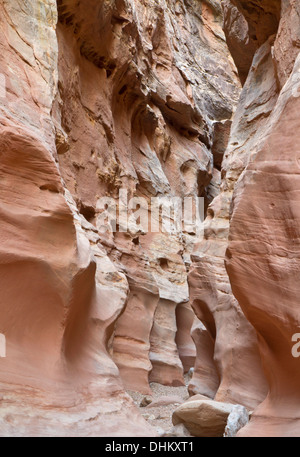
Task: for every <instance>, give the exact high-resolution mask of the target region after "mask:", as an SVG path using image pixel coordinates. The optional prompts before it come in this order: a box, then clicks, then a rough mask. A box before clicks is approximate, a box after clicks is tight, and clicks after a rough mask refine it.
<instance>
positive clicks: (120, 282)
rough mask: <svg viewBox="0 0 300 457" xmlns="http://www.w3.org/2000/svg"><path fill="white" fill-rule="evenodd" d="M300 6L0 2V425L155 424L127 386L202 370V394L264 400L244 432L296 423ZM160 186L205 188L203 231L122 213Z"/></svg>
mask: <svg viewBox="0 0 300 457" xmlns="http://www.w3.org/2000/svg"><path fill="white" fill-rule="evenodd" d="M299 17H300V10H299V6H298V4H297V2H296V1H294V0H286V1H284V0H282V2H280V1H279V0H262V1H258V0H255V1H254V0H253V1H251V2H249V1H242V0H232V1H229V0H222V2H221V3H220V2H218V1H216V0H185V1H177V0H158V1H157V0H156V1H154V0H147V1H144V0H143V1H136V0H86V1H78V0H76V1H75V0H57V2H56V1H54V0H45V1H41V0H32V1H31V2H25V3H24V2H21V1H19V0H0V23H1V24H0V25H1V27H0V35H1V40H0V43H1V45H0V46H1V51H2V52H1V54H0V73H1V81H2V82H3V81H4V82H5V94H0V95H1V98H0V129H1V132H0V142H1V149H0V154H1V163H0V195H1V199H0V211H1V219H0V236H1V241H2V243H1V247H0V269H1V275H0V283H1V295H0V333H1V334H3V335H5V338H6V343H7V347H6V357H3V358H0V386H1V398H0V435H3V436H11V435H19V436H20V435H21V436H29V435H33V436H40V435H42V436H45V435H63V436H65V435H68V436H72V435H77V436H78V435H83V436H121V435H123V436H145V435H147V436H153V435H155V434H156V431H155V430H154V428H152V427H151V426H150V425H149V423H147V422H146V421H145V420H144V419H143V417H142V416H141V415H140V414H139V412H138V410H137V409H136V407H135V405H134V403H133V401H132V399H131V397H130V396H129V395H128V394H127V393H126V390H129V391H138V392H140V393H143V394H150V393H151V383H153V382H155V383H160V384H163V385H169V386H174V387H176V386H184V385H185V379H184V374H185V373H187V372H188V370H189V369H190V368H192V367H193V368H194V372H193V377H192V379H191V381H190V383H189V386H188V388H189V392H190V394H191V395H193V394H202V395H205V396H207V397H209V398H210V399H215V400H216V401H222V402H226V403H239V404H241V405H244V406H246V407H247V408H248V409H249V410H252V409H254V408H257V407H258V408H257V409H255V411H254V414H253V416H252V419H251V421H250V423H249V425H247V426H246V427H245V428H243V429H242V430H241V431H240V432H239V434H240V435H241V436H256V435H262V436H265V435H266V436H269V435H272V436H273V435H274V436H282V435H286V436H288V435H294V436H299V435H300V425H299V421H300V420H299V413H298V412H297V409H298V406H299V402H300V399H299V389H297V381H298V375H299V370H300V368H299V367H300V365H299V362H298V361H297V360H298V359H296V358H293V357H292V354H291V346H292V342H291V338H292V335H293V334H294V333H296V332H297V327H298V317H297V316H298V315H297V294H298V289H297V285H298V282H297V266H298V255H297V247H298V238H299V236H298V235H299V234H298V231H299V230H298V225H299V224H298V212H297V199H298V187H297V185H298V183H297V180H298V173H297V169H298V168H297V167H298V162H299V161H298V156H297V154H298V152H297V122H298V121H297V110H298V109H299V107H298V104H299V103H300V102H299V93H298V86H299V80H300V78H299V77H298V76H299V69H300V67H299V66H300V61H299V59H297V56H298V53H299V46H300V38H299V34H300V19H299ZM223 28H224V30H223ZM2 95H3V96H2ZM124 191H125V192H124ZM104 197H105V198H107V202H109V204H110V205H111V206H112V207H113V208H114V209H115V210H116V213H117V214H118V215H119V218H118V221H117V225H116V230H115V231H111V232H103V230H102V224H103V217H102V216H103V209H104V208H103V198H104ZM154 197H156V198H157V197H160V198H163V197H164V198H167V199H169V200H170V199H171V198H175V197H177V198H181V199H183V198H184V197H193V198H195V197H202V198H203V200H204V212H205V216H206V218H205V221H204V224H203V227H204V236H203V239H202V238H201V237H200V238H199V236H198V234H197V232H196V230H195V228H194V227H193V226H192V225H190V226H185V225H183V226H180V230H175V229H174V227H175V225H174V226H172V227H173V230H172V233H171V234H170V233H167V232H166V231H165V230H164V225H163V224H164V223H166V221H165V220H164V217H163V216H162V217H160V214H159V212H158V214H157V215H156V222H159V221H161V222H162V224H161V225H160V226H159V229H158V230H157V231H155V232H153V231H152V232H151V231H149V230H147V227H148V225H147V227H145V226H142V224H139V223H137V221H136V219H134V218H131V219H129V221H128V220H127V215H126V211H125V209H126V208H125V207H126V204H127V202H128V200H129V199H135V200H132V201H133V202H134V205H135V206H134V207H132V208H129V212H130V211H131V214H133V210H136V209H138V215H139V218H140V219H143V220H146V219H147V217H148V219H150V217H151V214H150V212H149V207H150V205H151V202H152V199H153V198H154ZM173 217H174V219H175V215H173ZM161 219H162V220H161ZM173 223H174V224H175V220H173ZM225 259H226V268H225V262H224V261H225ZM258 405H259V406H258Z"/></svg>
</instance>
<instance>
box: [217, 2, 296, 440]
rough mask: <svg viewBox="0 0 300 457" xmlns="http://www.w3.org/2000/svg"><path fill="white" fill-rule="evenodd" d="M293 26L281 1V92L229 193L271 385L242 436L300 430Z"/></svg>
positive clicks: (244, 284)
mask: <svg viewBox="0 0 300 457" xmlns="http://www.w3.org/2000/svg"><path fill="white" fill-rule="evenodd" d="M298 25H299V6H298V3H297V2H293V1H290V2H288V1H286V2H282V17H281V21H280V24H279V30H278V34H277V36H276V38H275V42H274V44H273V47H272V48H271V50H270V53H269V57H268V60H269V63H267V62H268V60H266V59H265V65H267V68H268V70H267V68H266V69H265V71H264V75H265V78H266V76H267V71H268V72H269V77H268V82H269V84H270V83H271V80H272V79H271V75H272V74H274V76H273V80H274V85H275V81H276V82H277V83H278V91H279V90H280V89H281V91H280V93H279V92H278V93H277V96H275V95H274V96H273V97H272V100H273V102H272V105H271V106H270V109H269V113H268V114H267V113H266V115H265V121H264V125H263V127H259V129H258V132H257V140H256V141H255V144H253V146H252V147H251V148H247V152H248V155H249V164H248V166H247V168H246V170H245V172H244V173H243V175H242V176H241V178H240V180H239V182H238V184H237V186H236V188H235V191H234V202H233V210H232V218H231V225H230V238H229V248H228V251H227V261H226V263H227V270H228V272H229V276H230V280H231V283H232V287H233V292H234V294H235V296H236V297H237V299H238V300H239V303H240V305H241V307H242V309H243V311H244V313H245V315H246V316H247V318H248V319H249V321H250V322H251V323H252V325H253V326H254V327H255V329H256V332H257V334H258V340H259V348H260V353H261V357H262V362H263V367H264V371H265V374H266V378H267V381H268V386H269V393H268V396H267V397H266V399H265V401H264V402H263V403H262V404H261V405H260V406H259V407H258V408H257V409H256V410H255V412H254V414H253V417H252V419H251V421H250V423H249V425H248V426H247V427H245V428H244V429H242V430H241V431H240V433H239V435H240V436H300V426H299V422H300V419H299V385H298V382H297V380H298V379H299V370H300V365H299V359H297V358H294V357H293V355H292V352H291V349H292V346H293V344H294V343H293V342H292V335H293V334H294V333H297V329H298V326H299V311H298V310H299V302H298V296H299V281H298V276H297V269H298V264H299V254H298V253H299V247H298V244H299V214H298V213H299V211H298V209H297V205H298V201H299V173H298V166H299V164H298V141H299V140H298V131H299V128H298V124H299V121H298V118H299V116H298V113H299V103H300V99H299V69H300V67H299V65H300V61H299V57H297V58H296V56H299V45H300V43H299V33H300V29H299V26H298ZM273 41H274V40H273ZM273 41H272V42H273ZM258 52H260V53H261V52H262V49H261V50H260V51H258ZM255 63H256V62H255V61H254V63H253V65H254V66H255ZM248 78H249V77H248ZM265 78H264V79H265ZM248 81H249V82H250V80H249V79H248ZM270 101H271V99H270ZM269 103H270V102H269Z"/></svg>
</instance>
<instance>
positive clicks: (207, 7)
mask: <svg viewBox="0 0 300 457" xmlns="http://www.w3.org/2000/svg"><path fill="white" fill-rule="evenodd" d="M168 5H169V8H167V9H166V8H165V3H164V2H162V3H160V2H158V3H157V2H154V1H150V2H147V4H144V3H142V2H129V1H125V2H116V4H111V5H109V6H108V5H106V4H105V3H104V2H99V1H92V0H91V1H89V2H88V3H87V4H85V5H84V6H83V4H77V3H76V2H73V1H71V0H64V1H61V2H59V9H58V10H59V24H58V27H57V36H58V49H59V53H58V73H59V75H58V77H59V85H58V88H59V92H58V94H57V97H56V100H55V103H54V109H53V112H54V117H55V126H56V141H57V147H58V153H59V155H58V160H59V165H60V170H61V173H62V176H63V179H64V181H65V183H66V186H67V188H68V190H69V191H70V193H71V194H72V197H73V198H74V200H75V202H76V204H77V207H78V208H79V210H80V212H81V214H82V215H83V216H84V217H85V218H86V219H88V221H89V222H90V223H91V224H92V225H93V226H94V227H96V231H97V228H98V224H99V217H100V210H99V208H98V201H99V199H100V198H101V197H102V196H104V195H106V196H107V195H109V196H111V197H113V198H114V199H115V201H116V204H117V206H118V205H119V203H118V192H119V189H120V188H121V189H126V190H127V191H128V196H129V198H131V197H143V198H144V199H145V200H144V203H143V205H142V206H143V208H142V210H143V211H144V213H148V210H147V209H146V204H147V203H150V201H151V200H150V199H151V198H152V197H157V196H160V197H173V196H177V197H181V198H183V197H186V196H188V197H198V196H203V197H204V198H205V201H206V204H207V202H209V201H211V199H212V198H213V196H214V195H215V194H216V193H217V192H218V187H219V181H220V179H219V178H220V176H219V174H220V172H219V171H218V170H217V169H216V168H214V167H213V155H212V153H211V152H210V148H211V147H212V145H213V144H214V147H215V156H216V160H217V161H218V166H220V163H219V162H220V156H221V155H222V154H223V152H224V144H223V143H224V137H226V135H227V134H228V125H229V124H230V121H229V120H230V118H231V115H232V112H233V109H234V106H235V103H236V100H237V97H238V94H239V84H238V81H237V77H236V70H235V67H234V64H233V62H232V59H231V57H230V55H229V52H228V49H227V46H226V43H225V37H224V34H223V31H222V14H221V8H220V6H219V5H218V4H216V3H215V2H199V3H198V4H197V5H196V4H195V5H194V4H193V5H189V6H188V7H185V6H184V5H181V4H179V3H178V2H175V1H173V0H170V1H169V2H168ZM200 15H201V20H200V19H199V17H200ZM198 16H199V17H198ZM95 17H97V18H100V19H99V22H95V21H94V18H95ZM195 21H196V22H195ZM195 23H196V25H195ZM170 24H172V28H171V26H170ZM194 29H195V30H198V31H197V32H195V33H193V34H192V32H191V30H194ZM174 30H175V33H174ZM182 43H185V44H184V45H182ZM220 55H222V56H224V60H223V59H220ZM195 59H196V60H197V65H190V64H187V62H188V61H189V60H191V61H194V60H195ZM216 64H217V65H218V68H219V71H218V72H216V73H215V74H214V76H213V78H212V80H211V81H210V82H208V81H207V80H206V79H205V78H203V73H202V71H203V70H202V69H203V68H205V69H206V71H208V72H210V73H212V71H213V69H214V67H215V65H216ZM204 94H205V95H204ZM212 178H213V179H212ZM211 179H212V183H211V185H210V186H209V184H210V181H211ZM118 208H119V206H118ZM123 222H124V221H123V220H122V221H121V223H120V225H122V223H123ZM99 236H100V235H99ZM100 240H101V244H102V246H104V247H105V250H106V252H107V254H108V256H109V258H110V259H111V260H112V262H113V264H114V265H115V266H116V269H117V270H118V271H119V272H121V271H122V272H123V273H124V274H125V275H126V278H127V280H128V285H129V295H128V300H127V302H126V306H125V309H124V310H123V312H122V315H121V316H120V318H119V319H117V322H116V325H115V328H114V329H113V331H112V337H111V340H110V341H109V344H110V354H111V355H112V357H113V359H114V361H115V362H116V364H117V365H118V368H119V370H120V374H121V377H122V380H123V383H124V385H125V387H126V388H128V389H131V390H134V389H136V390H139V391H140V392H142V393H149V392H150V387H149V381H155V382H161V383H163V384H167V385H183V384H184V379H183V374H184V370H187V369H188V368H190V367H191V366H192V363H193V359H194V357H195V348H194V346H192V344H193V343H192V340H191V338H190V335H189V333H190V329H191V325H192V319H191V318H189V321H188V322H187V323H185V322H183V321H182V320H183V319H185V314H182V316H181V314H180V312H179V313H177V314H176V309H178V310H179V309H183V308H182V307H184V306H185V305H186V306H187V305H188V302H189V290H188V283H187V269H188V266H189V265H190V263H191V260H190V254H191V252H192V250H193V246H194V243H195V240H196V236H195V233H193V230H190V229H188V228H184V229H183V230H182V231H181V232H180V233H178V234H174V235H169V234H166V233H164V231H163V229H162V226H161V227H160V229H159V231H158V232H156V233H146V231H145V230H144V231H143V230H139V229H137V228H136V227H135V226H134V225H131V226H130V227H129V230H128V231H127V233H125V234H124V233H119V232H117V233H114V234H110V235H107V236H106V235H105V236H100ZM190 317H191V315H190ZM178 329H179V330H178ZM177 331H178V333H177ZM177 335H178V339H177ZM180 335H181V336H180ZM183 339H184V341H183ZM187 344H188V345H189V347H188V346H187ZM182 361H183V362H182ZM183 365H184V366H183Z"/></svg>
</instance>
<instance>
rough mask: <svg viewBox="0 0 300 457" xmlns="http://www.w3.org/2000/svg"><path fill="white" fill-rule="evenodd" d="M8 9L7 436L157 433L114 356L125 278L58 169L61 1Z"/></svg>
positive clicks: (2, 227) (3, 311)
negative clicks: (54, 109)
mask: <svg viewBox="0 0 300 457" xmlns="http://www.w3.org/2000/svg"><path fill="white" fill-rule="evenodd" d="M0 8H1V14H0V17H1V19H0V21H1V43H2V47H3V52H2V53H1V71H2V72H3V73H2V76H4V78H5V89H6V90H5V92H4V93H3V94H2V93H1V97H2V99H1V109H0V125H1V127H0V137H1V140H0V141H1V148H0V150H1V153H0V155H1V165H0V174H1V184H0V192H1V222H0V234H1V240H2V243H1V248H0V269H1V288H2V292H1V298H0V332H1V334H3V335H5V340H6V357H5V358H1V359H0V385H1V411H0V424H1V426H0V433H1V435H4V436H13V435H19V436H24V435H25V436H40V435H43V436H45V435H50V436H51V435H60V436H61V435H62V436H65V435H68V436H73V435H74V436H78V435H86V436H93V435H98V436H101V435H102V436H107V435H118V436H119V435H120V434H125V435H127V434H129V435H130V434H131V435H133V434H134V435H147V434H153V433H154V432H153V431H152V430H151V428H150V427H149V426H148V425H147V424H146V422H145V421H143V419H142V418H141V417H140V415H139V414H138V412H137V411H136V409H135V407H134V405H133V403H132V401H131V399H130V398H129V397H128V396H127V395H126V394H125V392H124V391H123V387H122V384H121V382H120V379H119V377H118V370H117V367H116V366H115V364H114V363H113V362H112V360H111V359H110V357H109V356H108V354H107V350H106V344H107V339H108V338H109V336H110V334H111V331H110V328H111V326H112V325H113V323H114V321H115V319H116V317H117V316H118V315H119V314H120V312H121V311H122V309H123V306H124V304H125V300H126V297H127V285H126V279H125V278H124V277H123V276H122V275H121V274H119V273H118V272H117V270H116V268H115V267H113V265H112V264H111V263H110V261H109V259H108V258H107V257H106V267H105V269H103V268H102V266H103V265H102V263H103V261H104V260H105V255H104V253H103V251H101V250H100V248H98V249H96V247H94V248H93V251H92V249H91V248H90V243H89V240H88V237H91V229H90V227H88V226H87V223H86V222H85V221H84V220H83V219H82V218H80V216H79V213H78V211H77V209H76V206H75V204H74V201H73V200H72V197H71V196H70V194H69V193H68V192H67V191H66V190H65V189H64V188H63V182H62V179H61V176H60V173H59V168H58V166H57V162H56V161H55V155H56V151H55V134H54V126H53V123H52V119H51V115H50V111H51V106H52V103H53V97H54V94H55V91H56V75H57V68H56V64H57V42H56V35H55V23H56V6H55V2H53V1H47V2H33V5H32V8H31V7H30V8H29V4H28V5H27V4H26V5H23V8H22V9H20V8H19V5H18V3H17V2H14V1H12V2H9V3H5V5H4V4H3V3H2V4H1V6H0ZM32 30H36V31H37V36H35V35H34V36H33V34H32ZM1 82H3V78H2V79H1ZM109 265H110V268H111V270H112V271H113V270H114V271H115V273H114V274H115V282H114V281H112V280H110V283H109V281H108V273H109V268H108V267H109ZM107 288H109V290H110V299H111V303H110V306H109V307H108V306H107V300H105V293H106V291H107ZM112 398H114V400H113V401H112ZM112 413H113V415H112ZM104 418H105V419H104ZM87 424H88V426H87Z"/></svg>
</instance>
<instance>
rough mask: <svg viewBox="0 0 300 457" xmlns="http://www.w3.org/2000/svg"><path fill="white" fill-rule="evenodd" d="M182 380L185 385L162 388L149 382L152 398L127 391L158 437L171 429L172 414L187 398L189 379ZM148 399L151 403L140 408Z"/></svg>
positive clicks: (186, 377)
mask: <svg viewBox="0 0 300 457" xmlns="http://www.w3.org/2000/svg"><path fill="white" fill-rule="evenodd" d="M184 380H185V384H186V385H185V386H180V387H172V386H164V385H162V384H159V383H156V382H151V383H150V387H151V390H152V396H151V395H144V394H141V393H140V392H135V391H132V390H128V391H127V393H128V394H129V395H130V396H131V398H132V399H133V401H134V403H135V404H136V406H137V407H138V409H139V411H140V413H141V414H142V416H143V417H144V418H145V419H146V421H147V422H149V424H150V425H151V426H152V427H153V428H154V429H155V430H156V431H157V433H158V434H159V435H163V434H165V433H168V432H169V431H170V430H171V429H172V427H173V424H172V414H173V412H174V411H175V409H176V408H177V407H178V406H179V405H180V404H181V403H183V402H184V401H186V400H188V398H189V393H188V389H187V386H188V383H189V381H190V377H189V375H188V374H186V375H185V376H184ZM148 398H149V399H151V400H152V401H151V403H149V405H147V406H141V404H143V403H142V402H143V400H144V401H145V400H146V402H147V399H148Z"/></svg>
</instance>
